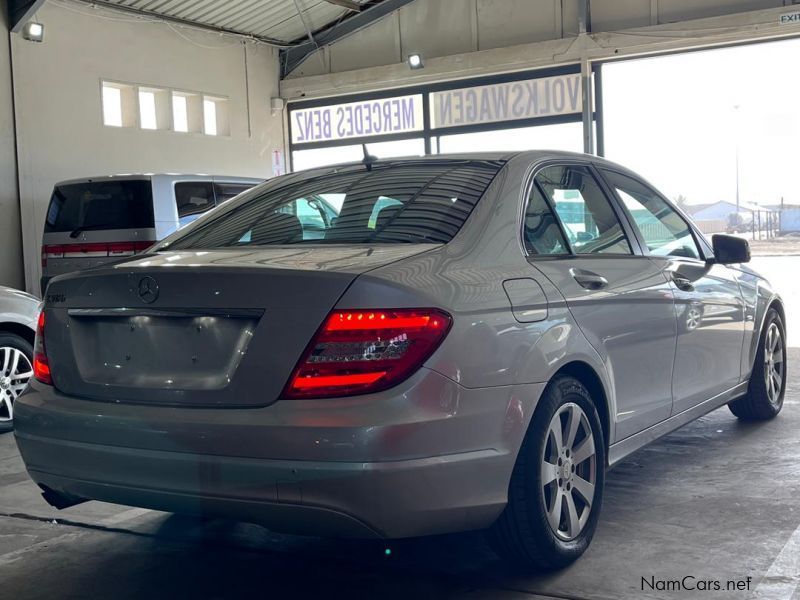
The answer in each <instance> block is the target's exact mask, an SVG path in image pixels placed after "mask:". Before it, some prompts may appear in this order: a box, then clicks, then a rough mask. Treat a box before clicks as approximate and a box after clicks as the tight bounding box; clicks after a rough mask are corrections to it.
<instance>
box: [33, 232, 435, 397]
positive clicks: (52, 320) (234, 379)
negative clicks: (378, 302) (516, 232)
mask: <svg viewBox="0 0 800 600" xmlns="http://www.w3.org/2000/svg"><path fill="white" fill-rule="evenodd" d="M431 247H433V246H432V245H430V244H409V245H389V246H383V247H380V246H370V247H353V246H350V247H339V246H330V247H314V248H309V247H303V248H298V247H294V248H287V247H274V248H258V249H256V248H253V249H247V250H224V251H182V252H163V253H158V254H146V255H142V256H141V257H137V258H135V259H131V260H128V261H125V262H124V263H121V264H117V265H114V266H112V267H106V268H101V269H97V270H93V271H88V272H82V273H76V274H73V275H68V276H66V277H62V278H58V279H56V280H54V281H53V282H51V284H50V287H49V288H48V293H47V298H46V311H47V315H46V316H47V321H46V323H47V324H46V328H45V341H46V347H47V354H48V358H49V361H50V365H51V369H52V372H53V380H54V384H55V386H56V387H57V388H58V389H59V390H61V391H62V392H64V393H66V394H70V395H77V396H81V397H87V398H93V399H97V400H107V401H114V402H133V403H148V404H151V403H152V404H166V405H181V406H183V405H193V406H209V405H211V406H215V405H218V406H253V405H262V406H263V405H267V404H270V403H272V402H274V401H275V400H277V399H278V398H279V397H280V394H281V391H282V390H283V387H284V385H285V383H286V381H287V379H288V378H289V376H290V374H291V372H292V369H293V368H294V366H295V364H296V362H297V360H298V358H299V357H300V356H301V354H302V353H303V350H304V349H305V347H306V346H307V344H308V343H309V341H310V340H311V338H312V337H313V335H314V333H315V332H316V330H317V328H318V327H319V325H320V324H321V323H322V321H323V320H324V319H325V317H326V316H327V314H328V313H329V312H330V310H331V309H332V308H333V307H334V305H335V304H336V302H337V300H338V299H339V298H340V297H341V296H342V294H343V293H344V292H345V290H346V289H347V288H348V286H349V285H350V284H351V283H352V281H353V280H354V279H355V278H356V277H358V275H359V274H361V273H363V272H366V271H368V270H370V269H373V268H377V267H380V266H383V265H386V264H389V263H391V262H394V261H396V260H400V259H402V258H405V257H408V256H412V255H414V254H418V253H420V252H424V251H425V250H428V249H430V248H431Z"/></svg>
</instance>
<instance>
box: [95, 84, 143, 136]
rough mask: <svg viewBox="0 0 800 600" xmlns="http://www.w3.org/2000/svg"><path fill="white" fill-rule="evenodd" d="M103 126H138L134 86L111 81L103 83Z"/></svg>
mask: <svg viewBox="0 0 800 600" xmlns="http://www.w3.org/2000/svg"><path fill="white" fill-rule="evenodd" d="M102 101H103V124H104V125H106V126H107V127H133V126H135V125H136V109H135V106H136V94H135V89H134V86H132V85H127V84H124V83H115V82H110V81H104V82H102Z"/></svg>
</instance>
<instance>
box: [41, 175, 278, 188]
mask: <svg viewBox="0 0 800 600" xmlns="http://www.w3.org/2000/svg"><path fill="white" fill-rule="evenodd" d="M153 179H169V180H173V181H181V180H189V181H198V180H202V181H208V180H213V181H220V182H242V183H253V184H258V183H261V182H263V181H264V180H265V178H258V177H239V176H236V175H208V174H203V173H126V174H120V175H98V176H96V177H78V178H75V179H66V180H64V181H59V182H58V183H56V186H59V185H71V184H75V183H90V182H93V181H152V180H153Z"/></svg>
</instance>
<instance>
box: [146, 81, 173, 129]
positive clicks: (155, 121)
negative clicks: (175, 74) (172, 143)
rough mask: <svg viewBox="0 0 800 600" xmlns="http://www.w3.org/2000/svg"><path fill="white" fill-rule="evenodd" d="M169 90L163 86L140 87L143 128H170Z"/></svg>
mask: <svg viewBox="0 0 800 600" xmlns="http://www.w3.org/2000/svg"><path fill="white" fill-rule="evenodd" d="M170 120H171V119H170V106H169V92H168V91H167V90H164V89H161V88H151V87H140V88H139V126H140V127H141V128H142V129H169V127H170Z"/></svg>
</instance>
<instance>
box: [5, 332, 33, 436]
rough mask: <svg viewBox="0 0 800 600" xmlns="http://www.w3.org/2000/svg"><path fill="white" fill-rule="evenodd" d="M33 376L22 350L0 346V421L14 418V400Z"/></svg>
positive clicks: (29, 362)
mask: <svg viewBox="0 0 800 600" xmlns="http://www.w3.org/2000/svg"><path fill="white" fill-rule="evenodd" d="M31 377H33V366H32V365H31V361H30V360H29V359H28V357H27V356H25V353H24V352H23V351H22V350H19V349H17V348H12V347H10V346H5V347H2V348H0V422H8V421H11V420H12V419H13V418H14V401H15V400H16V399H17V398H18V397H19V395H20V394H21V393H22V391H23V390H24V389H25V387H26V386H27V385H28V381H29V380H30V378H31Z"/></svg>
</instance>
